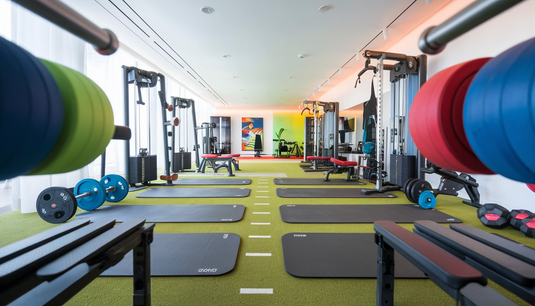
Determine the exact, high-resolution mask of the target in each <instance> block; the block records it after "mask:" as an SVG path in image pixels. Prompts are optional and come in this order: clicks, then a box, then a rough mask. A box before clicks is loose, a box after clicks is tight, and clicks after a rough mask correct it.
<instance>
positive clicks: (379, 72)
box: [375, 54, 386, 192]
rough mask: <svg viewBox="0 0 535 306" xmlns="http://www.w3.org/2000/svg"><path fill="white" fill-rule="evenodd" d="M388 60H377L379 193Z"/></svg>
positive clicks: (376, 129)
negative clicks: (384, 89)
mask: <svg viewBox="0 0 535 306" xmlns="http://www.w3.org/2000/svg"><path fill="white" fill-rule="evenodd" d="M385 58H386V54H383V55H381V57H379V59H378V60H377V124H376V127H375V132H376V133H377V134H376V135H377V137H376V140H375V141H376V143H377V144H376V146H375V148H376V152H375V154H376V156H375V157H376V159H377V167H376V169H377V171H376V172H375V177H376V180H375V188H376V189H377V190H378V191H379V192H382V191H383V161H382V160H381V154H382V151H383V146H384V134H383V60H384V59H385Z"/></svg>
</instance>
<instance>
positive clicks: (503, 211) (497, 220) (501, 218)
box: [477, 203, 510, 228]
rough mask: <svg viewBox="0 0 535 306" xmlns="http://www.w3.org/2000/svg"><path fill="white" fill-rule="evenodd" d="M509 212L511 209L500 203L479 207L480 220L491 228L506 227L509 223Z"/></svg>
mask: <svg viewBox="0 0 535 306" xmlns="http://www.w3.org/2000/svg"><path fill="white" fill-rule="evenodd" d="M509 214H510V213H509V210H507V208H505V207H503V206H501V205H499V204H492V203H491V204H483V205H482V206H481V207H480V208H478V209H477V218H478V219H479V221H481V223H483V225H485V226H488V227H491V228H504V227H506V226H507V225H509V221H508V218H509Z"/></svg>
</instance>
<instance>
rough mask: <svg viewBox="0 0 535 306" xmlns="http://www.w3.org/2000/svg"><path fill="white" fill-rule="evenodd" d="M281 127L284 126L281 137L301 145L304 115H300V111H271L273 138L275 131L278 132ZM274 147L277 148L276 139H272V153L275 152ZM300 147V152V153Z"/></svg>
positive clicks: (275, 137) (274, 137)
mask: <svg viewBox="0 0 535 306" xmlns="http://www.w3.org/2000/svg"><path fill="white" fill-rule="evenodd" d="M281 128H284V132H282V137H281V138H282V139H284V140H286V141H289V142H294V141H297V142H298V143H299V147H302V146H303V141H304V140H305V135H304V133H305V115H303V116H301V112H300V111H296V112H293V111H292V112H273V139H274V140H276V139H277V136H276V135H275V133H278V132H279V130H280V129H281ZM275 149H277V143H276V141H273V154H275ZM302 151H303V150H302V149H301V153H302Z"/></svg>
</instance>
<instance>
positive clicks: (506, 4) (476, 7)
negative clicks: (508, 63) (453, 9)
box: [418, 0, 523, 54]
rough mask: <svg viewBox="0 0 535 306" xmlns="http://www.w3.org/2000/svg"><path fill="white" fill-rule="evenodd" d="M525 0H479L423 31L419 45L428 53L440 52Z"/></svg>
mask: <svg viewBox="0 0 535 306" xmlns="http://www.w3.org/2000/svg"><path fill="white" fill-rule="evenodd" d="M522 1H523V0H478V1H475V2H473V3H472V4H470V5H469V6H467V7H466V8H464V9H463V10H461V11H460V12H458V13H457V14H455V15H453V16H452V17H451V18H449V19H448V20H446V21H444V22H443V23H442V24H440V25H438V26H434V27H430V28H428V29H427V30H425V31H424V32H423V33H422V36H420V40H419V42H418V46H419V47H420V50H422V52H424V53H427V54H438V53H440V52H441V51H442V50H444V48H445V47H446V44H447V43H449V42H450V41H452V40H454V39H455V38H457V37H459V36H461V35H463V34H464V33H466V32H468V31H470V30H471V29H473V28H475V27H476V26H478V25H480V24H482V23H483V22H485V21H487V20H489V19H491V18H492V17H494V16H496V15H498V14H500V13H501V12H503V11H505V10H507V9H509V8H511V7H513V6H515V5H517V4H518V3H520V2H522Z"/></svg>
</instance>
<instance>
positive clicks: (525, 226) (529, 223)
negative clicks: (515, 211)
mask: <svg viewBox="0 0 535 306" xmlns="http://www.w3.org/2000/svg"><path fill="white" fill-rule="evenodd" d="M520 232H522V234H524V235H526V236H528V237H531V238H535V219H534V218H526V219H524V220H522V224H521V225H520Z"/></svg>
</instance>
